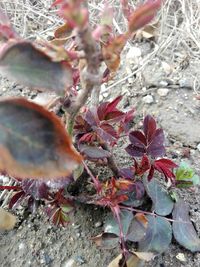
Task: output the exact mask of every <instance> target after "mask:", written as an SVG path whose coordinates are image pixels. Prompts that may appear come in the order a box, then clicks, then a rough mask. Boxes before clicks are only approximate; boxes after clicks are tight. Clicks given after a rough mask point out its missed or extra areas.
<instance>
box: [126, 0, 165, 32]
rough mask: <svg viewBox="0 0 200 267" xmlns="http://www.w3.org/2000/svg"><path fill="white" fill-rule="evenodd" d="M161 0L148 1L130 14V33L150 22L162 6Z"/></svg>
mask: <svg viewBox="0 0 200 267" xmlns="http://www.w3.org/2000/svg"><path fill="white" fill-rule="evenodd" d="M161 3H162V1H161V0H155V1H147V2H146V3H145V4H143V5H141V6H140V7H138V8H137V9H136V10H135V11H133V12H132V14H131V15H130V16H129V33H130V34H132V33H134V32H135V31H137V30H139V29H140V28H142V27H144V26H145V25H146V24H148V23H149V22H150V21H151V20H152V19H153V18H154V17H155V16H156V13H157V11H158V9H159V8H160V7H161Z"/></svg>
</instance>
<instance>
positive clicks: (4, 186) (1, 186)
mask: <svg viewBox="0 0 200 267" xmlns="http://www.w3.org/2000/svg"><path fill="white" fill-rule="evenodd" d="M21 189H22V188H21V186H14V185H12V186H11V185H0V190H21Z"/></svg>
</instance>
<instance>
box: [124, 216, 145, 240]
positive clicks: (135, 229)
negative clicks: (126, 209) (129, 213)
mask: <svg viewBox="0 0 200 267" xmlns="http://www.w3.org/2000/svg"><path fill="white" fill-rule="evenodd" d="M145 219H146V217H145ZM147 225H148V223H147V222H144V221H143V220H139V219H138V218H137V216H135V217H134V218H133V219H132V220H131V222H130V225H129V227H128V231H127V234H126V240H130V241H132V242H138V241H140V240H142V239H143V238H144V236H145V235H146V228H147Z"/></svg>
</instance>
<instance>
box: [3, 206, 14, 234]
mask: <svg viewBox="0 0 200 267" xmlns="http://www.w3.org/2000/svg"><path fill="white" fill-rule="evenodd" d="M15 224H16V217H15V216H14V215H12V214H11V213H10V212H8V211H6V210H4V209H3V208H0V230H11V229H13V228H14V226H15Z"/></svg>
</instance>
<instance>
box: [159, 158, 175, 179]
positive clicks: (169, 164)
mask: <svg viewBox="0 0 200 267" xmlns="http://www.w3.org/2000/svg"><path fill="white" fill-rule="evenodd" d="M176 167H178V166H177V165H176V164H175V163H174V162H173V161H171V160H169V159H158V160H155V161H154V168H155V169H156V170H157V171H159V172H160V173H162V174H164V176H165V178H166V180H167V179H168V178H169V179H170V180H172V179H174V178H175V175H174V173H173V171H172V169H173V168H176Z"/></svg>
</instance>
